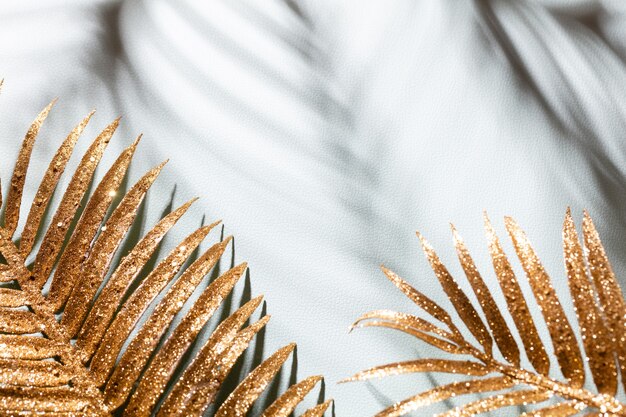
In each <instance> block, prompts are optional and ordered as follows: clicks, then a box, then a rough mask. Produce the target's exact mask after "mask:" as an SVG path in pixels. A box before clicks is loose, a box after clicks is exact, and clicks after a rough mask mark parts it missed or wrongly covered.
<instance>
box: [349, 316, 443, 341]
mask: <svg viewBox="0 0 626 417" xmlns="http://www.w3.org/2000/svg"><path fill="white" fill-rule="evenodd" d="M372 319H381V320H385V321H390V322H393V323H397V324H401V325H403V326H407V327H412V328H414V329H415V330H419V331H421V332H429V333H434V334H436V335H437V336H441V337H443V338H445V339H450V340H451V341H452V339H453V338H454V335H452V334H451V333H450V332H448V331H446V330H443V329H441V328H439V327H437V326H435V325H434V324H432V323H430V322H428V321H426V320H424V319H422V318H421V317H416V316H413V315H411V314H406V313H398V312H396V311H391V310H374V311H370V312H369V313H365V314H363V315H362V316H361V317H359V318H358V319H357V320H356V321H355V322H354V324H352V326H351V329H350V331H352V329H354V328H355V327H359V326H361V324H362V322H364V321H366V320H372Z"/></svg>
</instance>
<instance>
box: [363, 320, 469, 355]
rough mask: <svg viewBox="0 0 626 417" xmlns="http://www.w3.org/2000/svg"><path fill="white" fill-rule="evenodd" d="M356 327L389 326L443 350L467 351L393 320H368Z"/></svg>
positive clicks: (455, 352)
mask: <svg viewBox="0 0 626 417" xmlns="http://www.w3.org/2000/svg"><path fill="white" fill-rule="evenodd" d="M356 327H387V328H389V329H394V330H399V331H401V332H403V333H406V334H408V335H411V336H413V337H415V338H417V339H420V340H422V341H424V342H426V343H428V344H430V345H432V346H435V347H436V348H439V349H441V350H443V351H444V352H448V353H454V354H461V353H466V352H465V351H464V350H463V349H461V348H460V347H459V346H457V345H455V344H454V343H451V342H448V341H447V340H443V339H439V338H438V337H434V336H431V335H430V334H428V333H426V332H423V331H421V330H416V329H415V328H413V327H410V326H406V325H404V324H401V323H397V322H393V321H368V322H364V323H361V324H359V325H357V326H356Z"/></svg>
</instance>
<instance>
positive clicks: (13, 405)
mask: <svg viewBox="0 0 626 417" xmlns="http://www.w3.org/2000/svg"><path fill="white" fill-rule="evenodd" d="M0 85H1V82H0ZM53 104H54V101H53V102H52V103H51V104H50V105H48V106H47V107H46V108H45V109H44V110H43V111H42V112H41V113H40V114H39V116H38V117H37V118H36V119H35V121H34V122H33V124H32V125H31V127H30V129H29V130H28V133H27V134H26V137H25V139H24V141H23V144H22V147H21V149H20V152H19V155H18V160H17V162H16V165H15V169H14V172H13V177H12V179H11V184H10V188H9V193H8V195H7V201H6V204H5V208H4V209H5V222H4V225H3V226H0V253H1V254H2V258H3V262H1V263H0V283H2V286H0V415H2V416H5V415H6V416H14V415H46V416H61V415H63V416H110V415H112V414H113V413H115V415H123V416H149V415H159V416H201V415H203V413H204V411H205V410H206V408H207V407H208V406H209V405H210V404H211V403H212V402H213V401H214V400H215V398H216V396H217V393H218V392H219V390H220V389H221V388H222V383H223V382H224V380H225V379H226V377H227V376H228V374H229V372H230V371H231V369H232V368H233V366H234V365H235V362H236V361H237V360H238V359H239V358H240V357H241V356H242V354H243V352H244V351H245V350H246V348H247V347H248V345H249V343H250V342H251V340H252V339H253V338H254V336H255V335H256V334H257V333H258V332H259V331H260V330H261V329H262V328H264V326H265V325H266V324H267V322H268V321H269V318H270V317H269V316H267V315H265V316H263V317H261V318H259V319H258V320H257V321H256V322H254V323H252V324H249V325H247V324H246V323H247V321H248V320H249V319H250V317H251V315H252V314H253V313H254V311H256V310H257V308H258V306H259V305H260V303H261V300H262V297H256V298H254V299H252V300H251V301H249V302H247V303H246V304H244V305H243V306H242V307H241V308H239V309H238V310H237V311H235V312H234V313H233V314H231V315H230V316H228V317H227V318H225V319H224V320H223V321H222V322H221V323H218V325H217V327H216V328H215V330H214V331H213V333H211V334H210V336H209V338H208V340H207V342H206V343H205V344H204V345H203V346H200V349H199V351H198V353H197V354H196V357H195V358H192V360H191V361H189V362H185V363H184V369H182V377H181V378H180V379H179V380H178V381H174V380H173V378H174V374H175V371H176V369H178V368H179V367H181V366H182V365H183V363H181V362H182V361H183V360H184V358H186V355H187V354H188V351H189V349H190V347H191V345H192V344H193V343H194V341H195V340H196V338H197V337H198V335H199V334H200V331H201V330H202V329H204V328H205V325H207V322H208V321H209V319H210V318H211V317H212V316H213V313H214V312H215V311H217V309H218V308H219V307H220V306H221V305H222V303H223V301H224V299H225V298H226V297H227V296H228V294H229V293H230V292H231V290H232V289H233V287H234V286H235V284H236V283H237V281H238V280H239V278H240V277H241V276H242V275H243V274H244V272H245V270H246V268H247V265H246V264H245V263H243V264H240V265H238V266H236V267H234V268H232V269H230V270H229V271H227V272H225V273H224V274H222V275H220V276H219V277H217V278H215V279H213V281H212V282H211V283H210V284H209V285H208V287H207V288H206V289H204V290H203V291H201V292H200V295H199V297H198V298H197V300H196V301H195V302H194V303H193V304H192V303H191V301H190V300H189V299H190V297H191V295H192V293H194V291H196V289H197V288H198V286H199V285H200V284H201V283H202V282H203V281H204V279H205V277H206V276H207V274H209V273H210V272H211V271H212V270H213V269H214V267H215V266H216V265H217V263H218V262H219V260H220V258H221V257H222V255H223V254H224V252H225V251H226V249H227V246H228V244H229V243H230V242H231V240H232V238H231V237H227V238H226V239H224V240H223V241H221V242H218V243H215V244H213V245H212V246H211V247H209V248H208V249H207V250H206V251H205V252H204V253H203V254H202V255H200V256H199V257H198V258H197V259H196V260H195V261H194V262H193V263H191V265H189V267H187V268H186V269H184V270H183V271H182V272H181V270H182V269H183V267H184V265H185V263H186V262H187V261H189V258H190V256H191V255H192V253H193V252H194V251H195V250H196V249H197V248H198V247H199V246H200V244H201V243H202V241H203V240H204V239H205V238H206V237H207V236H208V234H209V232H210V231H211V230H212V229H213V228H215V226H217V225H218V224H219V222H215V223H212V224H210V225H208V226H203V227H200V228H199V229H197V230H195V231H194V232H193V233H191V234H190V235H189V236H187V237H186V238H185V239H183V240H182V242H180V243H178V245H176V247H175V248H174V249H173V250H171V251H170V253H169V254H168V255H166V256H165V258H164V259H162V260H161V261H160V262H158V263H157V266H156V267H154V268H153V269H152V270H151V271H146V274H147V275H146V277H145V278H144V279H143V280H141V282H138V283H137V282H136V281H137V279H138V276H139V274H140V272H141V271H142V270H144V269H145V268H146V265H147V264H148V263H149V261H150V259H151V258H152V257H153V255H154V253H155V252H156V250H157V248H158V246H159V244H160V242H161V241H162V240H163V238H164V237H165V235H166V234H167V233H168V231H169V230H170V229H172V227H174V225H175V224H176V223H177V222H178V221H179V220H180V219H181V218H182V216H183V215H184V214H185V213H186V212H187V211H188V209H189V207H190V206H191V204H192V203H193V202H194V201H195V199H194V200H190V201H188V202H187V203H185V204H183V205H182V206H180V207H179V208H177V209H175V210H173V211H172V212H171V213H169V214H167V215H166V216H165V217H164V218H163V219H162V220H160V221H159V222H158V223H157V224H156V225H155V226H154V227H152V228H151V229H150V230H149V231H148V232H147V233H146V234H145V235H144V236H143V238H141V239H140V240H139V242H138V243H137V244H136V245H135V246H134V247H133V248H131V249H130V251H129V252H128V253H126V254H124V255H125V256H124V257H123V258H122V259H121V260H120V261H116V262H113V260H114V259H116V257H115V255H116V253H118V252H119V251H120V246H121V244H122V242H123V240H124V238H125V236H126V234H127V233H128V231H129V230H130V228H131V226H132V225H133V223H134V221H135V217H136V216H137V213H138V211H139V207H140V205H141V202H142V201H143V199H144V197H145V195H146V193H147V192H148V190H149V189H150V187H151V186H152V184H153V182H154V181H155V180H156V178H157V176H158V175H159V173H160V171H161V169H162V168H163V166H164V163H162V164H160V165H158V166H157V167H155V168H153V169H152V170H150V171H148V172H147V173H146V174H145V175H144V176H143V177H141V178H140V179H139V181H137V182H136V183H135V185H134V186H133V187H131V188H130V189H129V190H128V192H125V193H124V194H123V195H120V196H119V203H116V201H118V199H116V198H115V197H116V195H117V194H118V192H119V188H120V186H121V185H122V182H123V179H124V177H125V176H126V175H127V171H128V167H129V165H130V162H131V159H132V157H133V155H134V153H135V151H136V150H137V147H138V143H139V138H138V139H137V140H136V141H135V142H134V143H133V144H132V145H131V146H129V147H128V148H127V149H126V150H124V151H123V152H122V153H121V155H120V156H119V157H118V158H117V159H116V161H115V162H114V163H113V164H112V165H111V167H110V168H109V169H108V171H107V172H106V173H105V175H104V176H103V178H102V179H101V180H100V181H99V182H98V183H97V184H98V185H97V186H96V188H95V190H94V192H93V193H92V194H91V195H90V196H89V197H88V198H87V197H86V196H85V194H86V193H87V190H88V189H89V184H90V183H91V182H92V181H93V180H94V178H93V177H94V174H95V172H96V168H97V167H98V164H99V162H100V160H101V158H102V156H103V154H104V151H105V150H106V148H107V145H108V144H109V142H110V140H111V138H112V136H113V133H114V132H115V130H116V129H117V127H118V125H119V119H117V120H115V121H113V122H112V123H111V124H110V125H109V126H107V127H106V128H105V129H104V130H103V131H102V132H101V133H100V134H99V135H98V136H97V137H96V139H95V140H94V141H93V142H92V143H91V145H90V146H89V147H88V149H87V151H86V152H85V154H84V155H83V156H82V158H81V159H80V162H79V164H78V166H77V168H76V170H75V172H74V174H73V175H72V177H71V179H70V181H69V184H68V186H67V188H66V189H65V191H64V193H63V197H62V198H61V201H60V203H59V204H58V206H57V207H56V208H53V207H50V201H51V198H52V195H53V193H54V192H55V189H56V188H57V186H58V184H59V183H60V178H61V176H62V175H63V173H64V171H65V168H66V166H67V164H68V162H69V160H70V158H71V156H72V154H73V152H74V148H75V145H76V144H77V142H78V139H79V136H80V135H81V133H82V132H83V130H84V129H85V127H86V126H87V124H88V123H89V122H90V120H91V119H92V116H93V114H94V113H93V112H91V113H90V114H89V115H87V117H85V118H84V119H83V120H82V121H81V122H80V123H79V124H78V125H77V126H76V127H75V128H74V129H73V130H72V131H71V132H70V134H69V135H68V136H67V137H66V139H65V140H64V141H63V142H62V143H61V145H60V147H59V149H58V151H57V152H56V154H55V155H54V156H53V158H52V160H51V162H50V164H49V166H48V169H47V170H46V171H45V173H44V175H43V179H42V181H41V182H40V184H39V186H38V189H37V192H36V194H35V198H34V201H33V204H32V205H31V207H30V210H29V212H28V217H27V220H26V224H25V226H24V229H23V231H22V232H21V235H20V236H19V239H18V238H17V237H16V238H15V242H14V238H13V235H14V234H15V231H16V229H17V226H18V223H19V214H20V208H21V204H22V194H23V189H24V185H25V179H26V175H27V171H28V165H29V160H30V156H31V154H32V151H33V147H34V144H35V138H36V137H37V135H38V133H39V130H40V128H41V127H42V124H43V122H44V120H45V119H46V117H47V116H48V114H49V113H50V110H51V108H52V106H53ZM83 199H86V201H87V202H86V204H85V207H84V210H82V213H81V215H80V218H79V219H78V220H77V222H76V225H75V227H74V228H73V230H71V232H70V227H71V225H72V224H73V223H74V221H75V220H76V217H77V213H78V212H79V209H80V208H81V207H80V204H81V201H82V200H83ZM0 202H1V198H0ZM46 211H50V213H51V214H52V220H51V221H50V222H49V223H48V224H46V221H44V217H45V216H44V214H45V213H46ZM109 213H110V216H109V215H108V214H109ZM39 233H41V235H42V236H43V238H42V239H41V243H40V245H39V249H38V250H37V252H36V253H35V254H34V257H35V261H34V263H33V265H32V267H30V266H28V265H27V264H26V258H27V257H28V256H29V255H30V253H31V251H32V249H33V247H36V243H37V242H38V239H39V238H38V234H39ZM57 261H58V262H57ZM53 271H54V272H53ZM179 273H180V275H179ZM133 283H136V284H138V285H136V287H137V288H136V289H135V290H134V291H133V292H132V293H131V292H129V291H130V288H131V287H133ZM170 283H171V285H170V287H169V289H168V290H167V291H165V288H166V287H167V286H168V284H170ZM46 284H49V285H46ZM48 287H49V289H48V290H47V291H44V288H48ZM99 289H100V290H99ZM98 290H99V291H98ZM163 292H165V294H162V293H163ZM160 294H161V295H163V296H162V298H161V299H160V301H158V302H156V299H157V297H158V296H159V295H160ZM190 304H192V305H190ZM185 305H188V307H189V308H188V311H187V313H186V314H185V315H184V316H183V317H182V319H181V320H180V322H179V323H178V324H177V325H176V326H174V325H173V324H172V323H173V321H174V318H175V316H176V315H177V314H178V313H179V312H180V311H181V310H182V309H183V306H185ZM152 308H153V311H152V312H151V314H149V315H148V317H147V318H146V320H145V322H144V323H142V324H139V323H140V318H141V317H142V316H144V315H145V314H146V313H147V311H149V310H150V309H152ZM242 327H243V328H242ZM168 328H170V333H171V335H170V336H169V337H168V338H167V339H166V340H165V341H164V342H161V339H162V337H163V335H164V334H165V333H166V330H167V329H168ZM133 330H135V332H133ZM133 333H134V335H133ZM124 346H127V347H126V348H124ZM292 350H293V345H289V346H287V347H286V348H283V349H281V350H279V351H278V352H277V353H276V354H274V355H273V356H271V357H270V358H269V359H267V360H266V361H265V362H263V363H262V364H261V365H259V366H258V367H257V368H256V369H255V370H254V371H252V372H251V373H250V374H249V375H248V376H247V377H245V379H243V381H242V382H241V384H240V385H238V387H237V388H235V389H234V390H233V391H232V393H231V395H230V396H229V397H228V399H227V401H226V403H225V404H223V405H222V406H221V407H220V408H219V409H218V411H217V413H218V415H222V416H225V415H243V414H241V413H242V412H243V410H244V409H245V410H247V409H248V408H249V407H250V406H251V405H252V403H253V402H254V401H255V400H256V399H257V398H258V396H259V395H260V394H261V393H262V391H263V390H264V389H265V387H266V386H267V385H268V384H269V382H270V381H271V380H272V378H273V377H274V375H276V373H277V372H278V369H279V368H280V366H281V365H282V363H283V362H284V361H285V360H286V359H287V357H288V356H289V354H290V353H291V351H292ZM320 380H321V378H320V377H312V378H307V379H305V380H304V381H302V382H301V383H298V384H295V385H294V386H293V387H291V388H288V389H287V390H286V392H285V393H284V394H283V395H281V396H280V397H279V399H278V400H276V402H275V403H274V404H275V405H273V406H271V407H270V408H269V409H268V410H266V411H265V412H264V414H263V415H264V416H265V417H280V416H286V415H288V414H289V413H291V412H292V411H293V410H294V408H295V407H296V405H297V404H299V403H300V402H301V401H302V400H303V399H304V397H305V396H306V394H307V393H309V392H310V391H311V390H312V389H313V388H314V386H315V385H316V384H317V383H318V382H319V381H320ZM168 387H172V388H171V390H170V389H169V388H168ZM166 392H168V393H167V395H165V393H166ZM162 397H164V398H162ZM161 403H162V405H159V404H161ZM125 404H127V405H125ZM329 405H330V402H325V403H323V404H319V405H316V406H313V407H312V408H310V409H309V410H307V411H305V412H304V414H302V415H305V416H307V417H320V416H322V415H323V413H324V411H325V410H326V409H327V408H328V407H329ZM233 413H235V414H233ZM285 413H287V414H285Z"/></svg>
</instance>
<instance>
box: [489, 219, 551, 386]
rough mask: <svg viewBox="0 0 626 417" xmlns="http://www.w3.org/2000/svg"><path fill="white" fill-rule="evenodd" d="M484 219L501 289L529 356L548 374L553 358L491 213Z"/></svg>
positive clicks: (536, 367) (534, 364)
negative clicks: (491, 220) (501, 243)
mask: <svg viewBox="0 0 626 417" xmlns="http://www.w3.org/2000/svg"><path fill="white" fill-rule="evenodd" d="M484 220H485V232H486V234H487V241H488V242H489V252H490V254H491V261H492V263H493V269H494V271H495V272H496V276H497V278H498V282H499V283H500V288H501V289H502V293H503V294H504V298H505V299H506V303H507V306H508V308H509V313H511V317H512V318H513V321H514V322H515V326H516V327H517V331H518V333H519V335H520V337H521V338H522V343H523V344H524V349H525V351H526V356H528V360H529V361H530V363H531V364H532V365H533V367H534V368H535V370H536V371H537V372H539V373H540V374H542V375H547V374H548V372H549V371H550V359H549V357H548V354H547V353H546V350H545V348H544V346H543V342H542V341H541V338H540V337H539V333H538V332H537V328H536V327H535V322H534V320H533V318H532V316H531V315H530V310H529V309H528V304H527V303H526V299H525V298H524V294H523V293H522V289H521V288H520V286H519V283H518V281H517V278H516V277H515V273H514V272H513V268H511V264H510V263H509V260H508V259H507V257H506V255H505V254H504V250H503V249H502V246H501V245H500V241H499V240H498V237H497V236H496V232H495V231H494V230H493V227H492V226H491V222H490V221H489V218H488V217H487V214H485V215H484Z"/></svg>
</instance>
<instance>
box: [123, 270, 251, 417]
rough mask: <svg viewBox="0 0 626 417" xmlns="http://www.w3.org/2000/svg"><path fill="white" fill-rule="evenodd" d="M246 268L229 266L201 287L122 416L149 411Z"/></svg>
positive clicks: (135, 415)
mask: <svg viewBox="0 0 626 417" xmlns="http://www.w3.org/2000/svg"><path fill="white" fill-rule="evenodd" d="M246 268H247V265H246V264H241V265H238V266H236V267H234V268H232V269H230V270H229V271H227V272H226V273H224V274H223V275H222V276H220V277H219V278H217V279H216V280H215V281H213V282H212V283H211V285H209V286H208V287H207V289H206V290H204V292H203V293H202V295H200V297H199V298H198V300H197V301H196V302H195V303H194V305H193V307H192V308H191V309H190V310H189V312H188V313H187V315H185V317H184V318H183V319H182V321H181V322H180V323H179V324H178V326H176V329H175V330H174V332H173V333H172V335H171V336H170V337H169V338H168V339H167V340H166V341H165V343H163V345H162V346H161V348H160V349H159V350H158V351H157V352H156V355H155V357H154V358H153V359H152V361H151V362H150V365H149V366H148V368H147V369H146V371H145V372H144V373H143V376H142V377H141V380H140V381H139V386H138V387H137V389H136V390H135V394H134V395H133V396H132V397H131V399H130V402H129V403H128V406H126V409H125V411H124V415H125V416H128V417H140V416H149V415H150V414H151V412H152V410H153V408H154V406H155V405H156V403H157V401H158V399H159V396H160V395H161V393H162V392H163V390H164V389H165V386H166V385H167V382H168V381H169V379H170V378H171V377H172V375H173V374H174V371H175V369H176V365H178V363H179V362H180V359H181V358H182V357H183V355H184V354H185V352H186V351H187V348H189V346H190V345H191V343H192V342H193V341H194V339H195V338H196V336H197V335H198V333H200V330H202V328H203V327H204V325H205V324H206V322H207V321H208V320H209V319H210V318H211V316H212V315H213V313H214V312H215V310H217V308H218V307H219V306H220V304H221V303H222V301H223V300H224V298H225V297H226V296H227V295H228V294H229V293H230V292H231V290H232V289H233V287H234V286H235V284H236V283H237V281H238V280H239V278H241V274H243V272H244V271H245V269H246Z"/></svg>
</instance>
